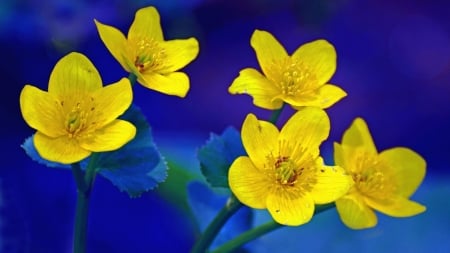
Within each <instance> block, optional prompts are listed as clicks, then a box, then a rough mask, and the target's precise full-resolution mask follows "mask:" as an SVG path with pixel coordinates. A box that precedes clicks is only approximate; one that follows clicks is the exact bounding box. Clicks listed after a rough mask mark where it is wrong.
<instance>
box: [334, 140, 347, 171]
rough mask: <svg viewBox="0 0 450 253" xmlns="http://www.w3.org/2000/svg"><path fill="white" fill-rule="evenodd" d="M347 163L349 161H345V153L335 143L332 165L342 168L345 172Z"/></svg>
mask: <svg viewBox="0 0 450 253" xmlns="http://www.w3.org/2000/svg"><path fill="white" fill-rule="evenodd" d="M347 161H349V159H347V156H346V153H345V151H344V149H343V148H342V146H341V145H340V144H339V143H337V142H335V143H334V164H336V165H338V166H340V167H342V168H344V170H346V171H347V167H348V165H347Z"/></svg>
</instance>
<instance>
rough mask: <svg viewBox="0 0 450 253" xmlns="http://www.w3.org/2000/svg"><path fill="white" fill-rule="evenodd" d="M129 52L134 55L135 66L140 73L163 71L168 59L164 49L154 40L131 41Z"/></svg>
mask: <svg viewBox="0 0 450 253" xmlns="http://www.w3.org/2000/svg"><path fill="white" fill-rule="evenodd" d="M128 50H129V51H131V52H130V53H131V55H134V66H136V68H137V69H138V71H139V72H140V73H144V72H146V71H156V70H158V69H161V68H162V66H163V62H164V61H163V60H164V58H165V57H166V53H165V51H164V49H162V48H161V47H160V45H159V43H158V42H157V41H155V40H153V39H147V38H140V39H137V40H135V41H130V45H129V47H128Z"/></svg>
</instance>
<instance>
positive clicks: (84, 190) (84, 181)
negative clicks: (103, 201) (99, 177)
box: [72, 153, 98, 253]
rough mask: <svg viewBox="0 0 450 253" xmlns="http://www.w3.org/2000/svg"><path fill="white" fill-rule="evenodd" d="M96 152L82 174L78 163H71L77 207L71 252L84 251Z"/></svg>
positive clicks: (78, 252)
mask: <svg viewBox="0 0 450 253" xmlns="http://www.w3.org/2000/svg"><path fill="white" fill-rule="evenodd" d="M97 160H98V153H93V154H92V155H91V157H90V159H89V164H88V167H87V169H86V173H85V174H84V176H83V172H82V171H81V168H80V164H79V163H75V164H72V172H73V175H74V178H75V183H76V185H77V208H76V213H75V227H74V239H73V252H74V253H85V252H86V238H87V225H88V212H89V197H90V195H91V189H92V184H93V183H94V179H95V173H96V164H97Z"/></svg>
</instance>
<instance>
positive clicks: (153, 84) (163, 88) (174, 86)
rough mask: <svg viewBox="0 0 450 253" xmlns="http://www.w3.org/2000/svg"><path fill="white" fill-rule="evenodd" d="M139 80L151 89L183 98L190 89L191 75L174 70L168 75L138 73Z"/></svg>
mask: <svg viewBox="0 0 450 253" xmlns="http://www.w3.org/2000/svg"><path fill="white" fill-rule="evenodd" d="M138 82H139V83H140V84H142V85H143V86H144V87H147V88H149V89H152V90H156V91H159V92H161V93H164V94H168V95H175V96H179V97H182V98H184V97H185V96H186V94H187V92H188V91H189V77H188V76H187V75H186V74H185V73H183V72H173V73H169V74H166V75H160V74H157V73H144V74H143V75H138Z"/></svg>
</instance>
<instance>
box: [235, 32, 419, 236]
mask: <svg viewBox="0 0 450 253" xmlns="http://www.w3.org/2000/svg"><path fill="white" fill-rule="evenodd" d="M251 46H252V47H253V49H254V50H255V52H256V56H257V58H258V62H259V64H260V66H261V69H262V72H263V73H264V75H262V74H261V73H260V72H259V71H258V70H255V69H253V68H246V69H244V70H242V71H241V72H240V73H239V76H238V77H237V78H236V79H235V80H234V81H233V83H232V84H231V86H230V87H229V92H230V93H233V94H235V93H238V94H240V93H245V94H249V95H250V96H252V97H253V103H254V104H255V105H256V106H259V107H262V108H266V109H279V108H282V105H283V103H287V104H289V105H291V106H292V107H293V108H295V109H297V110H298V111H297V112H296V113H295V114H294V115H292V117H291V118H290V119H289V120H288V121H287V122H286V124H285V125H284V126H283V128H282V129H281V131H279V130H278V129H277V128H276V126H274V125H273V124H272V123H273V122H272V123H271V122H266V121H261V120H258V119H256V117H255V116H254V115H253V114H249V115H248V116H247V118H246V119H245V121H244V123H243V125H242V132H241V135H242V142H243V145H244V148H245V150H246V152H247V155H248V156H241V157H239V158H237V159H236V160H235V161H234V162H233V164H232V165H231V167H230V170H229V184H230V188H231V190H232V191H233V193H234V194H235V195H236V197H237V198H238V199H239V200H240V201H241V202H242V203H244V204H246V205H248V206H250V207H252V208H258V209H268V211H269V212H270V214H271V215H272V217H273V218H274V220H275V221H277V222H278V223H280V224H284V225H300V224H303V223H306V222H308V221H309V220H310V219H311V218H312V216H313V214H314V205H315V204H327V203H330V202H336V207H337V210H338V212H339V215H340V217H341V219H342V221H343V223H344V224H345V225H347V226H348V227H350V228H353V229H361V228H369V227H373V226H375V225H376V223H377V219H376V216H375V214H374V212H373V211H372V210H371V208H372V209H375V210H378V211H380V212H382V213H385V214H387V215H391V216H394V217H407V216H412V215H416V214H419V213H421V212H423V211H425V207H424V206H422V205H420V204H418V203H416V202H413V201H410V200H408V198H409V197H410V196H411V195H412V194H413V193H414V192H415V190H416V189H417V188H418V186H419V185H420V183H421V182H422V180H423V178H424V176H425V167H426V164H425V161H424V160H423V158H422V157H421V156H420V155H418V154H417V153H415V152H414V151H412V150H410V149H407V148H400V147H399V148H393V149H389V150H386V151H384V152H382V153H380V154H378V153H377V150H376V148H375V144H374V143H373V141H372V137H371V136H370V133H369V130H368V128H367V126H366V124H365V122H364V120H362V119H360V118H358V119H356V120H355V121H354V123H353V124H352V126H351V127H350V128H349V129H348V130H347V131H346V133H345V134H344V137H343V140H342V144H337V143H336V144H335V151H334V158H335V163H336V165H335V166H327V165H324V164H323V159H322V158H321V157H320V153H319V146H320V144H321V143H322V142H323V141H324V140H325V139H326V138H327V137H328V134H329V131H330V122H329V119H328V116H327V114H326V112H325V111H323V110H322V109H323V108H328V107H329V106H331V105H333V104H334V103H336V102H337V101H339V100H340V99H342V98H343V97H344V96H346V93H345V92H344V91H343V90H342V89H341V88H339V87H337V86H335V85H332V84H327V82H328V81H329V79H330V78H331V76H332V75H333V73H334V72H335V69H336V52H335V50H334V47H333V46H332V45H331V44H330V43H329V42H327V41H325V40H316V41H313V42H310V43H307V44H304V45H302V46H300V47H299V48H298V49H297V50H296V51H295V52H294V53H293V54H292V56H289V55H288V54H287V53H286V51H285V49H284V48H283V46H281V45H280V43H279V42H278V41H277V40H276V39H275V38H274V37H273V36H272V35H271V34H270V33H268V32H266V31H260V30H256V31H255V32H254V33H253V35H252V38H251Z"/></svg>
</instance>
